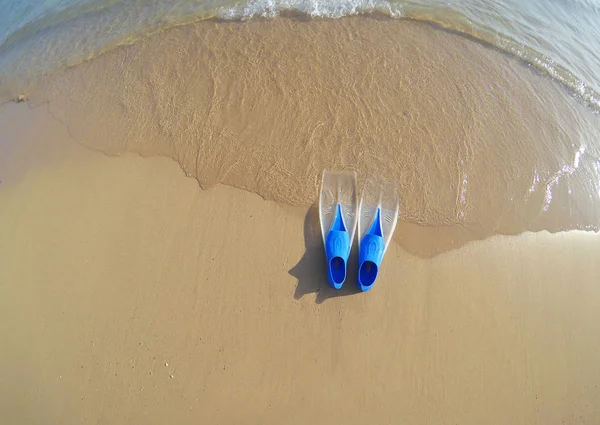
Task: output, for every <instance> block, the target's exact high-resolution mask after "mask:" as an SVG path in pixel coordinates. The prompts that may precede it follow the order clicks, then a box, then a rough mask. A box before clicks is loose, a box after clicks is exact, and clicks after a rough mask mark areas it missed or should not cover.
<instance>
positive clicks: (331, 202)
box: [319, 170, 358, 289]
mask: <svg viewBox="0 0 600 425" xmlns="http://www.w3.org/2000/svg"><path fill="white" fill-rule="evenodd" d="M356 186H357V185H356V173H355V172H330V171H327V170H324V171H323V178H322V180H321V193H320V197H319V219H320V222H321V233H322V236H323V245H324V246H325V257H326V259H327V280H328V281H329V284H330V285H331V286H332V287H333V288H335V289H340V288H341V287H342V285H343V284H344V282H345V280H346V274H347V267H348V257H349V256H350V250H351V248H352V241H353V240H354V234H355V233H356V222H357V220H356V212H357V211H358V196H357V188H356Z"/></svg>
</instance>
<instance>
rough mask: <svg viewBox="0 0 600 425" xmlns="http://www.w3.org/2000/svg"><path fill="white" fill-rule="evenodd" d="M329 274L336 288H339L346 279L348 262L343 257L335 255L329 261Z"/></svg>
mask: <svg viewBox="0 0 600 425" xmlns="http://www.w3.org/2000/svg"><path fill="white" fill-rule="evenodd" d="M329 276H330V278H331V283H332V285H333V286H334V288H337V289H339V287H341V286H342V285H343V283H344V281H345V280H346V262H345V261H344V259H343V258H342V257H333V258H332V259H331V261H330V262H329Z"/></svg>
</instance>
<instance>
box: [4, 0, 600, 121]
mask: <svg viewBox="0 0 600 425" xmlns="http://www.w3.org/2000/svg"><path fill="white" fill-rule="evenodd" d="M357 15H362V16H367V17H374V16H378V17H387V18H390V19H399V20H400V19H410V20H417V21H421V22H424V23H427V24H430V25H433V26H435V27H437V28H439V29H443V30H446V31H450V32H453V33H455V34H459V35H462V36H465V37H468V38H471V39H473V40H474V41H477V42H482V43H485V44H487V45H489V46H490V47H492V48H496V49H499V50H501V51H503V52H505V53H507V54H509V55H511V56H514V57H515V58H517V59H519V60H521V61H523V62H524V63H525V64H527V65H528V66H529V67H531V68H532V69H534V70H536V71H537V72H540V73H542V74H544V75H546V76H548V77H550V78H552V79H554V80H555V81H557V82H559V83H560V84H562V85H563V86H564V87H565V88H567V89H568V90H569V92H570V93H571V94H572V95H573V96H575V97H577V98H578V99H580V100H581V101H582V102H583V103H584V104H586V105H587V106H588V107H589V108H591V109H592V110H593V111H594V112H595V113H597V114H598V113H600V94H599V93H598V92H597V91H596V90H597V87H595V86H594V84H593V83H594V81H592V82H591V83H592V84H590V82H589V81H584V80H583V79H582V78H579V77H578V76H577V75H575V73H573V72H572V71H571V70H570V69H568V68H567V67H566V66H565V65H564V64H560V63H558V62H557V61H556V60H555V58H553V57H551V56H550V55H548V54H547V53H546V54H544V53H542V52H540V51H538V50H536V49H535V48H533V47H531V46H528V45H526V44H525V43H523V42H521V41H519V40H517V39H515V38H512V37H510V36H508V35H506V34H503V33H502V32H500V31H498V30H496V29H493V28H491V27H489V26H486V25H483V24H481V23H478V22H475V21H474V20H473V19H471V18H469V17H468V16H467V15H465V14H463V13H461V12H460V11H457V10H455V9H453V8H452V7H451V6H449V5H448V4H447V3H445V2H435V1H429V2H427V3H425V2H423V1H421V2H415V1H409V2H406V1H393V0H392V1H390V0H339V1H323V0H250V1H241V2H235V3H231V2H226V1H225V2H224V1H223V0H216V1H212V2H207V1H205V0H177V1H175V2H173V3H172V4H169V5H168V6H166V5H165V4H164V3H162V2H160V1H158V0H134V1H131V2H124V1H121V0H91V1H86V2H82V3H81V4H74V5H72V6H70V7H68V8H66V9H65V10H62V11H61V12H59V13H58V14H56V15H45V16H44V17H42V18H40V19H38V20H37V21H34V22H30V23H28V24H27V25H24V26H22V27H21V28H20V29H19V30H17V31H15V33H13V34H12V35H10V36H8V37H7V38H6V39H5V41H4V43H2V44H1V45H0V101H5V100H7V99H8V98H11V97H12V98H14V97H17V96H19V95H22V94H27V92H28V91H31V89H32V87H33V86H34V85H35V83H36V80H39V79H42V78H44V77H46V76H47V75H48V74H51V73H52V72H55V71H56V70H58V69H62V68H65V67H69V66H73V65H77V64H79V63H81V62H83V61H86V60H89V59H92V58H93V57H95V56H97V55H98V54H101V53H103V52H105V51H107V50H109V49H112V48H115V47H118V46H120V45H123V44H130V43H132V42H135V41H136V40H138V39H139V38H143V37H144V36H147V35H149V34H152V33H154V32H156V31H158V30H164V29H166V28H169V27H173V26H178V25H182V24H188V23H193V22H198V21H201V20H205V19H211V18H217V19H222V20H228V21H230V20H238V21H243V20H249V19H253V18H260V19H264V18H267V19H273V18H276V17H279V16H295V17H299V18H306V19H338V18H343V17H345V16H357ZM399 42H400V41H399ZM588 74H589V73H587V74H586V75H588ZM592 74H593V73H592Z"/></svg>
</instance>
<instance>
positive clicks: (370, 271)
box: [358, 261, 379, 291]
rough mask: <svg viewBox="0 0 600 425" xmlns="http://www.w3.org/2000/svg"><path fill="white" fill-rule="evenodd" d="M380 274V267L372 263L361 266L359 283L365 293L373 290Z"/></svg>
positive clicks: (368, 262) (366, 262)
mask: <svg viewBox="0 0 600 425" xmlns="http://www.w3.org/2000/svg"><path fill="white" fill-rule="evenodd" d="M378 272H379V267H377V264H375V263H374V262H372V261H365V262H364V263H362V264H361V265H360V270H359V271H358V273H359V281H360V286H361V289H362V290H363V291H368V290H369V289H371V287H372V286H373V284H374V283H375V280H376V279H377V273H378Z"/></svg>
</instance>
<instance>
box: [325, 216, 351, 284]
mask: <svg viewBox="0 0 600 425" xmlns="http://www.w3.org/2000/svg"><path fill="white" fill-rule="evenodd" d="M349 255H350V235H349V234H348V230H347V229H346V225H345V224H344V217H343V215H342V206H341V205H340V204H337V207H336V209H335V218H334V219H333V224H332V225H331V229H330V230H329V232H328V233H327V237H326V238H325V256H326V257H327V277H328V279H329V284H330V285H331V286H332V287H334V288H335V289H340V288H341V287H342V285H343V284H344V281H345V280H346V267H347V264H348V256H349Z"/></svg>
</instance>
